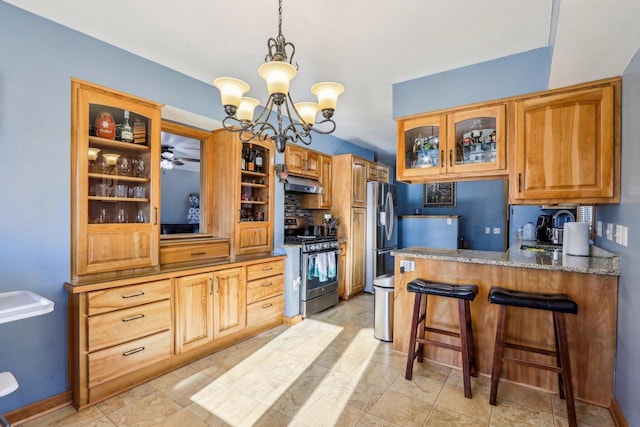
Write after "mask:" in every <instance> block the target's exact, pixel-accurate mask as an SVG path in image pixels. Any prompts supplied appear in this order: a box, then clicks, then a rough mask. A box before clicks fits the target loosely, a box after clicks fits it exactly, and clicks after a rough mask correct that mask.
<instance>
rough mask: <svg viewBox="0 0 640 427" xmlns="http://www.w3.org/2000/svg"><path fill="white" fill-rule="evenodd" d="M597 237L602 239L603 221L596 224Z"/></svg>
mask: <svg viewBox="0 0 640 427" xmlns="http://www.w3.org/2000/svg"><path fill="white" fill-rule="evenodd" d="M596 235H597V236H598V237H602V221H598V222H596Z"/></svg>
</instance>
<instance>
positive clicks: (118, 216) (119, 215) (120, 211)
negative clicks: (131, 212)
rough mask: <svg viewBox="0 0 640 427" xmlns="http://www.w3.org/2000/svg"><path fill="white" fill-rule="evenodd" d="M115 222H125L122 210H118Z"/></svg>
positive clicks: (125, 217)
mask: <svg viewBox="0 0 640 427" xmlns="http://www.w3.org/2000/svg"><path fill="white" fill-rule="evenodd" d="M116 222H119V223H124V222H127V213H126V212H125V210H124V209H122V208H120V209H118V214H117V215H116Z"/></svg>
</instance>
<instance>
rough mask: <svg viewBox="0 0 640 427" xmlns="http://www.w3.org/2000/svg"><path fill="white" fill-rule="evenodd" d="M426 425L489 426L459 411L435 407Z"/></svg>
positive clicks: (432, 426) (451, 426)
mask: <svg viewBox="0 0 640 427" xmlns="http://www.w3.org/2000/svg"><path fill="white" fill-rule="evenodd" d="M424 427H487V423H486V422H484V421H480V420H476V419H475V418H471V417H467V416H466V415H462V414H459V413H457V412H451V411H447V410H444V409H441V408H433V409H432V410H431V413H429V418H427V422H426V423H425V424H424Z"/></svg>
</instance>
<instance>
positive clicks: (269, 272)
mask: <svg viewBox="0 0 640 427" xmlns="http://www.w3.org/2000/svg"><path fill="white" fill-rule="evenodd" d="M284 264H285V263H284V261H275V262H268V263H259V264H253V265H248V266H247V326H251V325H256V324H260V323H264V322H267V321H270V320H272V319H278V318H279V319H282V316H283V313H284V268H285V265H284Z"/></svg>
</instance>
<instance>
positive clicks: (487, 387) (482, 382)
mask: <svg viewBox="0 0 640 427" xmlns="http://www.w3.org/2000/svg"><path fill="white" fill-rule="evenodd" d="M447 384H451V385H453V386H456V387H460V388H464V382H463V380H462V369H457V368H451V373H450V374H449V377H448V378H447ZM505 384H507V383H506V382H504V381H501V382H500V386H499V387H498V392H500V389H501V388H502V386H503V385H505ZM473 393H483V394H486V395H487V396H488V395H489V394H490V393H491V377H489V376H487V375H478V376H477V377H471V394H473ZM549 404H550V402H549Z"/></svg>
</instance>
